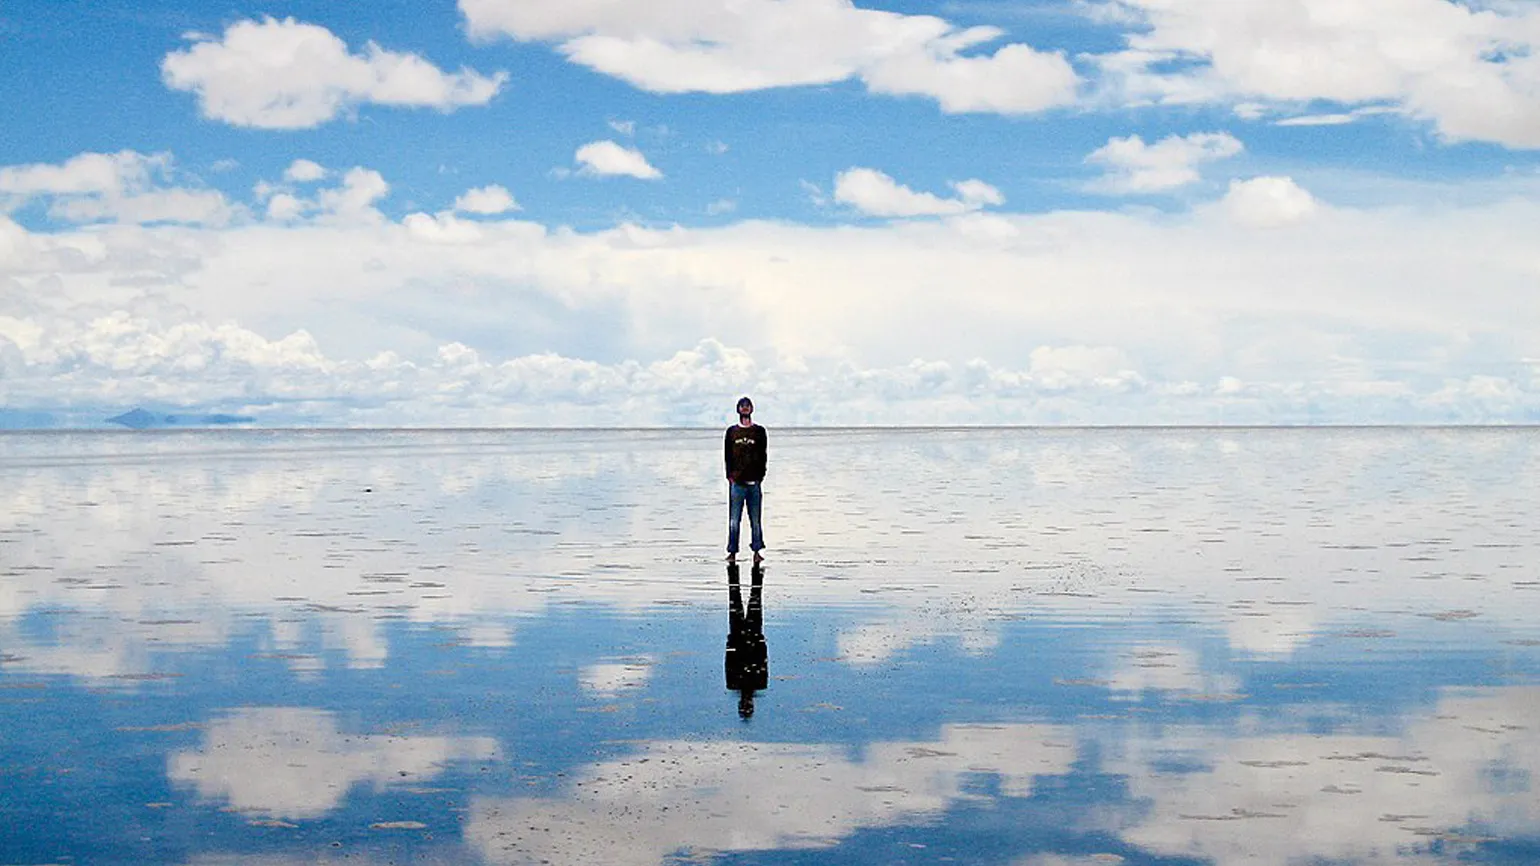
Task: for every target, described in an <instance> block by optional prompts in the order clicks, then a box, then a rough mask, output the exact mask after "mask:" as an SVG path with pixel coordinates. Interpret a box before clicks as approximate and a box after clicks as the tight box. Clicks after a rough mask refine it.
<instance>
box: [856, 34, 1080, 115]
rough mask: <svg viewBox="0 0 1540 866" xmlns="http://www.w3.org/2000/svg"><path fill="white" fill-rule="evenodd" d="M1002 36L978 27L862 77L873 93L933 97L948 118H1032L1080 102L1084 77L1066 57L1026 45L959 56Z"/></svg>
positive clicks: (873, 68) (876, 66) (892, 58)
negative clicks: (971, 115)
mask: <svg viewBox="0 0 1540 866" xmlns="http://www.w3.org/2000/svg"><path fill="white" fill-rule="evenodd" d="M997 37H998V33H997V32H996V31H993V30H991V29H990V28H982V27H980V28H973V29H972V30H968V31H964V32H963V33H962V34H959V35H958V36H957V37H954V38H952V39H947V40H936V41H933V42H931V43H930V44H929V46H928V50H925V51H914V52H910V53H906V54H896V55H893V56H890V57H886V58H883V59H882V60H881V61H878V62H876V63H874V64H872V65H871V67H870V68H868V69H867V70H866V71H865V72H863V73H862V77H863V78H864V79H865V81H866V85H867V87H868V88H869V89H870V90H871V91H872V92H873V93H887V94H894V95H913V96H929V97H932V98H934V99H935V100H936V101H937V102H938V103H940V105H941V110H942V111H944V112H947V113H948V114H962V113H968V112H989V113H995V114H1029V113H1032V112H1037V111H1043V110H1045V109H1049V108H1054V107H1057V106H1061V105H1069V104H1071V103H1073V102H1074V101H1075V99H1076V89H1077V87H1078V85H1079V76H1077V75H1076V74H1075V70H1074V68H1073V67H1072V66H1070V64H1069V62H1068V61H1066V60H1065V59H1064V57H1063V55H1061V54H1050V53H1047V52H1042V51H1037V50H1035V49H1033V48H1032V47H1031V46H1028V45H1021V44H1015V45H1006V46H1004V47H1002V48H1000V49H999V50H998V51H996V52H995V53H994V54H992V55H988V56H982V57H980V56H960V55H959V54H958V51H960V50H961V49H964V48H967V47H970V46H971V45H972V44H973V43H974V42H975V41H983V40H993V39H995V38H997Z"/></svg>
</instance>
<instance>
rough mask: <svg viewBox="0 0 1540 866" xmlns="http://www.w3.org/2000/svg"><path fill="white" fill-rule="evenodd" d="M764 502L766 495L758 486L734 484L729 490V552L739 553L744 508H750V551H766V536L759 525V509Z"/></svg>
mask: <svg viewBox="0 0 1540 866" xmlns="http://www.w3.org/2000/svg"><path fill="white" fill-rule="evenodd" d="M763 501H764V494H763V493H762V492H761V491H760V489H759V485H758V484H738V483H737V482H732V483H730V484H729V485H728V490H727V552H728V553H737V552H738V527H739V526H740V525H742V523H743V506H745V505H747V506H748V507H749V531H750V533H751V536H752V537H751V538H750V540H749V549H750V550H753V551H760V550H764V549H765V534H764V532H763V531H762V530H761V528H760V525H759V509H760V505H761V504H762V503H763Z"/></svg>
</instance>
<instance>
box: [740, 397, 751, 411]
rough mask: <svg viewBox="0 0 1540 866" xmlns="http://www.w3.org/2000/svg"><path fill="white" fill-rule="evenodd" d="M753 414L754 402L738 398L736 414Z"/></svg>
mask: <svg viewBox="0 0 1540 866" xmlns="http://www.w3.org/2000/svg"><path fill="white" fill-rule="evenodd" d="M753 413H754V401H753V400H750V399H749V398H747V397H739V398H738V414H739V415H752V414H753Z"/></svg>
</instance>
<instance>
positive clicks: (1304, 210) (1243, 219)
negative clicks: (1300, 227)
mask: <svg viewBox="0 0 1540 866" xmlns="http://www.w3.org/2000/svg"><path fill="white" fill-rule="evenodd" d="M1222 204H1223V206H1224V209H1225V211H1226V213H1228V214H1229V215H1230V217H1231V218H1232V219H1234V220H1235V221H1236V222H1238V223H1240V224H1241V225H1245V226H1251V227H1253V228H1278V227H1281V226H1286V225H1290V224H1293V223H1297V222H1300V221H1301V220H1305V219H1309V218H1310V216H1311V215H1313V214H1314V213H1315V212H1316V211H1317V210H1318V209H1319V204H1318V203H1317V202H1316V200H1315V196H1312V195H1311V194H1310V192H1309V191H1308V190H1306V189H1304V188H1303V187H1301V186H1300V185H1299V184H1297V183H1295V182H1294V181H1293V179H1292V178H1287V177H1254V178H1252V179H1250V180H1235V181H1231V182H1230V191H1229V192H1227V193H1226V194H1225V197H1224V201H1223V202H1222Z"/></svg>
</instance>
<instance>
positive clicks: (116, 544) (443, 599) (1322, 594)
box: [0, 431, 1540, 676]
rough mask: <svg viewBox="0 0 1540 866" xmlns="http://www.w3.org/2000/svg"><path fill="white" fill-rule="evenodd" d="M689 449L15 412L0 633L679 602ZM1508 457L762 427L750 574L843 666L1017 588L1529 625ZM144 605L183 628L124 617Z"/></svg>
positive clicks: (351, 626) (927, 633) (688, 515)
mask: <svg viewBox="0 0 1540 866" xmlns="http://www.w3.org/2000/svg"><path fill="white" fill-rule="evenodd" d="M718 443H719V439H718V438H717V436H716V434H715V433H713V432H710V431H707V432H686V433H681V432H677V431H671V432H658V433H646V432H635V431H633V432H629V433H626V434H624V435H616V434H614V433H610V432H592V433H572V432H568V433H532V432H522V433H475V432H467V433H454V434H445V433H359V434H300V433H273V434H266V433H264V434H261V435H257V434H249V435H248V434H241V433H231V434H219V435H201V434H184V435H178V436H174V437H141V436H88V435H72V436H61V437H30V438H27V437H18V438H14V439H11V440H8V445H13V446H15V447H13V448H10V449H9V450H8V451H7V453H6V454H5V456H4V457H3V458H0V465H3V466H4V467H5V468H6V471H7V485H6V486H5V488H4V489H0V533H4V535H3V536H0V537H3V538H4V539H5V542H6V543H5V544H4V545H3V546H4V548H5V553H6V559H5V562H4V564H0V574H3V576H4V577H5V579H4V580H0V642H4V643H5V644H6V645H7V647H8V648H9V651H10V652H13V653H14V654H16V655H21V656H25V657H28V658H33V659H45V658H46V657H48V656H50V655H52V656H53V658H52V660H51V661H46V662H42V661H40V662H38V664H40V665H43V664H46V665H47V667H39V668H37V669H38V670H47V671H50V672H55V671H57V672H66V671H67V672H71V673H78V674H81V675H86V676H102V675H104V674H105V673H107V672H114V673H128V672H132V670H131V669H130V668H131V666H132V665H134V664H140V663H141V662H140V661H139V660H140V659H143V658H144V657H146V656H147V655H148V654H149V653H150V652H151V647H150V645H152V644H161V645H167V646H170V647H172V648H175V647H176V646H178V645H220V644H222V643H224V642H226V641H227V640H228V639H229V638H228V636H229V635H230V634H232V633H234V632H235V631H236V629H237V627H238V623H237V618H240V619H241V622H242V623H245V622H249V621H250V617H251V614H252V612H253V611H255V612H258V613H259V614H267V615H268V616H267V621H268V624H269V627H270V628H272V629H273V630H274V631H278V630H281V629H282V628H283V625H282V622H283V621H284V620H286V619H292V618H294V617H296V616H303V617H304V618H306V619H315V620H319V621H320V624H321V629H322V634H323V638H324V640H325V641H326V645H327V646H328V647H340V648H342V649H344V650H345V657H346V659H347V663H348V664H349V665H353V666H362V667H368V666H377V665H379V664H380V663H381V662H383V661H384V660H385V659H386V657H387V654H388V647H387V646H386V644H385V641H384V637H383V629H382V627H380V626H379V624H378V622H377V620H378V619H380V618H384V617H389V618H404V619H406V620H407V621H409V622H412V623H417V624H424V623H429V624H445V623H447V624H452V625H453V626H455V627H457V628H460V629H462V630H463V632H464V634H462V635H461V638H462V639H463V640H465V641H467V642H470V643H473V644H476V645H482V646H493V647H506V646H508V645H510V644H511V643H512V642H513V640H514V639H515V635H514V633H513V631H511V629H512V628H514V627H515V626H514V624H513V623H514V622H515V621H516V620H517V619H518V618H521V617H528V616H538V615H540V614H542V613H544V612H545V611H547V610H549V609H550V607H551V605H553V604H557V603H562V604H567V603H572V602H574V601H582V602H592V603H597V604H603V605H606V606H610V607H613V608H615V609H619V610H622V611H630V612H636V611H642V610H647V609H653V608H656V607H657V606H658V605H660V604H694V603H699V602H700V601H701V599H702V598H703V595H702V593H701V589H702V586H703V585H704V584H705V583H706V582H707V581H715V580H716V579H718V576H717V575H715V573H714V568H707V564H708V563H709V562H710V561H712V560H714V559H716V558H717V557H718V556H719V555H720V554H719V552H718V550H719V548H720V546H721V543H722V541H723V538H722V535H723V526H722V524H723V522H724V521H723V514H722V512H723V511H724V508H723V501H722V499H723V490H722V481H721V478H720V477H719V476H720V467H719V466H718V465H717V464H718V462H719V461H720V457H719V453H720V445H719V444H718ZM200 452H201V453H202V456H199V454H200ZM1537 463H1540V447H1537V446H1536V445H1535V444H1534V443H1533V442H1532V441H1531V440H1530V439H1528V438H1525V437H1524V436H1523V435H1521V434H1516V433H1511V432H1504V431H1464V432H1460V433H1449V434H1444V433H1433V432H1427V431H1380V432H1364V431H1252V432H1236V431H1225V432H1223V433H1213V432H1205V431H938V432H929V433H924V432H906V433H895V432H893V431H842V432H839V433H837V434H832V433H797V432H787V433H784V434H781V435H779V436H778V437H777V445H776V446H775V450H774V452H773V454H772V470H771V477H770V480H768V481H767V493H766V510H767V520H768V522H769V531H770V540H771V542H772V549H771V557H772V559H771V562H772V565H771V569H770V578H769V579H770V586H771V587H772V588H773V589H774V591H775V592H776V593H777V597H776V604H778V605H781V606H782V608H783V609H787V608H789V607H795V606H803V605H820V606H840V607H841V608H842V609H844V610H846V611H849V612H850V613H851V614H852V620H853V621H852V622H851V623H850V624H849V625H848V626H847V627H846V634H845V635H844V636H842V638H841V640H842V646H843V647H844V648H846V649H848V650H849V652H847V653H846V656H847V658H848V659H849V660H850V661H851V662H852V663H861V662H862V661H863V660H872V659H881V658H889V657H891V656H892V655H893V654H895V653H899V652H902V651H903V650H904V649H905V648H906V647H909V646H913V645H915V644H917V643H923V642H933V641H937V640H939V639H941V638H950V637H957V638H960V639H961V640H962V641H963V644H964V646H965V648H969V649H970V650H972V651H980V652H987V651H989V650H990V649H991V648H992V647H994V646H995V645H996V643H997V641H998V635H999V632H1000V630H1001V629H1002V627H1003V623H1004V622H1005V621H1006V619H1007V618H1009V617H1011V616H1013V615H1017V614H1020V613H1023V612H1025V613H1028V614H1033V615H1039V614H1040V615H1047V616H1057V617H1063V618H1069V619H1087V618H1089V619H1099V618H1105V617H1109V616H1123V615H1126V614H1127V613H1129V612H1130V610H1135V611H1137V609H1138V608H1140V607H1141V606H1146V605H1149V606H1155V605H1158V606H1159V607H1160V608H1161V609H1163V610H1176V611H1181V610H1183V609H1189V610H1190V609H1192V607H1193V606H1194V605H1196V604H1198V603H1200V602H1201V603H1203V604H1206V605H1207V608H1206V609H1205V610H1204V611H1203V615H1204V616H1205V617H1206V618H1207V619H1208V620H1209V621H1213V622H1215V623H1217V625H1218V626H1219V627H1220V628H1222V629H1223V632H1224V633H1225V634H1226V635H1228V637H1229V639H1230V641H1231V646H1232V647H1233V648H1234V649H1237V650H1239V651H1241V652H1243V653H1248V654H1254V655H1272V656H1277V655H1286V654H1287V653H1290V652H1292V651H1293V650H1294V649H1296V648H1297V647H1298V646H1300V645H1301V644H1302V643H1304V642H1307V641H1309V640H1310V639H1311V638H1312V637H1313V636H1314V634H1315V633H1316V631H1317V629H1319V628H1323V627H1327V626H1330V625H1333V624H1336V623H1341V622H1343V621H1345V620H1347V621H1351V620H1359V619H1366V618H1373V617H1376V616H1384V615H1398V616H1399V615H1404V614H1405V613H1406V612H1421V611H1433V612H1436V611H1440V610H1452V609H1461V610H1469V611H1472V612H1474V613H1477V614H1479V615H1480V616H1481V617H1482V618H1483V619H1482V620H1481V621H1482V622H1483V623H1492V624H1494V625H1496V626H1498V627H1503V626H1509V627H1514V628H1521V629H1532V628H1534V627H1535V626H1536V620H1537V617H1540V613H1537V612H1540V606H1536V605H1534V604H1524V603H1519V602H1522V601H1524V600H1525V599H1527V598H1528V595H1532V594H1533V593H1532V592H1530V593H1527V594H1525V593H1521V592H1520V590H1519V589H1518V588H1516V587H1515V585H1514V583H1515V580H1516V579H1517V578H1519V577H1521V576H1522V569H1523V568H1524V567H1525V566H1526V564H1527V563H1529V562H1532V561H1533V560H1535V559H1537V558H1540V557H1537V556H1536V554H1537V553H1540V550H1537V546H1540V544H1537V536H1536V534H1535V529H1534V527H1533V525H1532V524H1533V522H1532V521H1531V520H1530V519H1528V518H1529V517H1530V516H1531V512H1532V503H1533V502H1534V501H1536V499H1540V467H1537ZM23 568H24V570H20V569H23ZM102 583H111V584H112V585H113V588H111V589H92V588H91V587H92V586H96V585H100V584H102ZM874 588H881V589H882V591H881V592H879V593H876V594H871V592H870V591H871V590H873V589H874ZM1132 590H1137V592H1134V591H1132ZM276 599H287V600H286V601H275V600H276ZM45 607H63V608H75V609H78V610H81V611H85V612H89V613H92V614H96V613H98V612H100V613H101V614H102V615H103V616H102V619H101V621H100V622H99V623H98V624H97V625H98V627H99V628H100V629H101V630H102V631H103V632H104V634H102V635H100V636H99V638H100V641H101V643H102V646H100V647H98V648H97V649H94V650H92V651H91V652H90V653H89V654H88V656H89V657H71V656H69V655H68V654H59V653H55V652H53V651H52V650H50V648H49V646H48V645H47V643H46V642H40V641H38V640H37V639H36V638H35V637H33V636H31V635H29V634H27V633H24V632H22V631H21V630H18V629H16V628H15V627H14V623H15V621H16V620H17V619H18V618H20V617H21V616H23V615H24V614H26V613H27V612H28V611H32V610H36V609H39V608H45ZM169 619H183V620H193V621H194V623H195V624H194V625H187V626H182V627H180V628H182V629H183V630H184V631H183V632H182V633H181V635H180V636H175V634H174V632H173V631H171V630H168V629H172V628H173V627H171V626H155V627H145V626H140V625H139V623H141V622H145V621H162V620H169ZM105 632H115V633H117V634H116V636H112V635H109V634H105ZM168 638H169V639H168ZM274 643H275V644H276V647H275V648H276V649H278V650H280V651H282V650H284V649H286V648H292V646H293V643H292V640H291V639H290V638H289V637H282V636H275V638H274ZM114 654H116V655H118V656H123V657H124V658H126V659H127V661H119V662H114V661H112V658H113V655H114ZM323 663H325V662H324V661H323V660H313V661H311V662H308V664H312V665H313V664H323ZM72 665H73V667H71V666H72Z"/></svg>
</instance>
